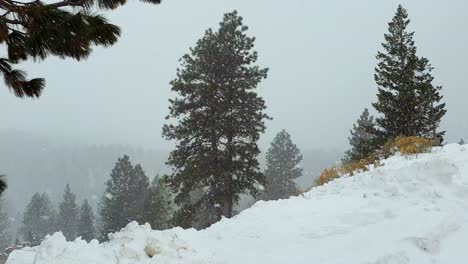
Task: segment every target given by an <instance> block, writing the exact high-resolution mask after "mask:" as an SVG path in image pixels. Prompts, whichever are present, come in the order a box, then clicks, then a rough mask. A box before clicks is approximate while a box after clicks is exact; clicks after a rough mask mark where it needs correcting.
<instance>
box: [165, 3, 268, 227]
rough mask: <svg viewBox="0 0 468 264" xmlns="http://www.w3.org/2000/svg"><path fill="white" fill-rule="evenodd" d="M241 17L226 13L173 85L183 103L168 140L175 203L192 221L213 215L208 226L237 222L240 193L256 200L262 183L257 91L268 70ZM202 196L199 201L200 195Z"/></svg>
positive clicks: (176, 102) (174, 109) (176, 107)
mask: <svg viewBox="0 0 468 264" xmlns="http://www.w3.org/2000/svg"><path fill="white" fill-rule="evenodd" d="M247 29H248V28H247V26H245V25H244V24H243V20H242V17H240V16H239V15H238V13H237V12H236V11H234V12H231V13H227V14H225V16H224V19H223V21H222V22H221V23H220V28H219V29H218V30H217V31H214V30H212V29H208V30H206V32H205V35H204V36H203V37H202V38H201V39H200V40H198V42H197V44H196V46H195V47H193V48H191V49H190V53H189V54H186V55H184V56H183V57H182V59H181V66H180V68H179V69H178V70H177V77H176V79H175V80H173V81H172V82H171V85H172V91H173V92H175V93H176V94H177V95H178V96H177V97H175V98H174V99H171V100H170V103H171V105H170V107H169V110H170V114H169V116H168V117H167V119H172V120H171V122H170V124H168V125H165V126H164V127H163V135H164V136H165V138H166V139H168V140H175V141H176V149H175V150H174V151H172V152H171V154H170V157H169V161H168V165H170V166H171V167H172V168H173V173H172V175H171V177H169V178H168V180H167V183H168V186H169V187H170V188H171V191H172V192H173V193H175V194H176V196H175V203H176V204H177V205H178V206H180V211H181V212H184V213H183V215H184V217H185V218H186V219H184V220H183V221H184V222H185V224H186V226H191V224H190V219H188V218H194V217H195V216H194V215H193V213H195V212H199V210H198V209H200V208H207V209H208V210H207V212H209V213H212V212H214V213H213V214H214V216H213V220H210V221H209V222H208V223H206V224H207V225H209V224H211V223H213V222H215V221H217V220H219V219H221V217H222V216H225V217H231V216H232V215H233V207H234V205H235V204H236V203H237V202H238V200H239V195H240V194H242V193H250V194H252V195H254V196H255V195H257V194H258V193H259V190H258V186H259V185H260V184H262V183H263V179H264V177H263V175H262V173H261V172H260V171H259V163H258V161H257V156H258V154H259V153H260V150H259V148H258V146H257V141H258V139H259V137H260V134H261V133H263V132H264V131H265V124H264V122H265V120H267V119H268V118H269V117H268V116H267V115H266V114H265V113H264V110H265V109H266V106H265V102H264V100H263V99H262V98H261V97H259V96H258V95H257V93H256V92H255V88H257V85H258V84H259V83H260V82H261V80H262V79H265V78H266V77H267V72H268V69H266V68H260V67H259V66H257V65H255V63H256V61H257V57H258V55H257V52H255V51H253V50H252V48H253V47H254V42H255V38H254V37H248V36H247V34H246V33H247ZM198 190H203V191H202V195H201V197H199V198H197V199H195V197H197V195H195V194H194V192H197V191H198Z"/></svg>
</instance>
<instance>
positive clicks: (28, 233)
mask: <svg viewBox="0 0 468 264" xmlns="http://www.w3.org/2000/svg"><path fill="white" fill-rule="evenodd" d="M55 219H56V212H55V210H54V208H53V206H52V202H51V201H50V199H49V196H48V195H47V194H46V193H43V194H39V193H36V194H34V195H33V196H32V198H31V202H30V203H29V204H28V205H27V207H26V211H25V212H24V216H23V227H22V230H21V231H22V233H23V236H24V239H25V240H26V241H29V242H31V243H32V244H33V245H38V244H39V243H40V242H41V241H42V239H44V237H45V236H46V235H48V234H52V233H53V232H55V231H57V228H56V223H55Z"/></svg>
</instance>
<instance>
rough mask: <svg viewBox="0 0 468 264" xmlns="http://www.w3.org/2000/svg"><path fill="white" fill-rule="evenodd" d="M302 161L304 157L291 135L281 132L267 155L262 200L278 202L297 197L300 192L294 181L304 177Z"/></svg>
mask: <svg viewBox="0 0 468 264" xmlns="http://www.w3.org/2000/svg"><path fill="white" fill-rule="evenodd" d="M301 161H302V155H301V153H300V150H299V148H298V147H297V146H296V145H295V144H293V142H292V140H291V135H290V134H289V133H288V132H286V130H282V131H281V132H279V133H278V134H277V135H276V136H275V138H274V139H273V142H271V146H270V148H269V149H268V152H267V153H266V165H267V169H266V170H265V176H266V189H265V195H264V197H262V198H264V199H265V200H277V199H285V198H289V197H290V196H293V195H296V194H297V191H298V190H297V186H296V183H295V182H294V180H295V179H297V178H299V177H301V176H302V168H300V167H299V163H300V162H301Z"/></svg>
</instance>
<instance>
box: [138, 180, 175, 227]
mask: <svg viewBox="0 0 468 264" xmlns="http://www.w3.org/2000/svg"><path fill="white" fill-rule="evenodd" d="M164 178H165V177H163V178H161V179H160V178H159V177H158V176H156V177H155V178H154V179H153V182H152V183H151V186H150V187H149V189H148V192H147V195H146V199H145V205H144V211H145V222H147V223H149V224H150V225H151V227H152V229H155V230H163V229H167V228H169V227H171V223H170V220H171V218H172V197H171V194H170V192H169V191H168V190H167V189H166V186H165V185H164V180H163V179H164Z"/></svg>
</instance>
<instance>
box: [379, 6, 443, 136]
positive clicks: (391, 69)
mask: <svg viewBox="0 0 468 264" xmlns="http://www.w3.org/2000/svg"><path fill="white" fill-rule="evenodd" d="M409 23H410V20H409V19H408V14H407V12H406V10H405V9H404V8H403V7H402V6H399V7H398V10H397V12H396V14H395V16H394V18H393V19H392V21H391V22H390V23H389V33H387V34H385V42H384V43H383V44H382V46H383V48H384V51H383V52H379V53H378V55H377V59H378V61H379V63H378V65H377V68H376V69H375V81H376V83H377V85H378V94H377V99H378V101H377V102H376V103H374V104H373V106H374V107H375V109H376V110H377V111H378V112H379V113H380V114H381V116H380V117H378V118H377V120H376V122H377V124H378V125H379V126H380V128H381V136H382V137H381V138H382V140H381V144H383V143H385V140H388V139H389V138H395V137H398V136H421V137H427V138H433V139H438V140H439V141H442V136H443V134H444V132H443V131H437V128H438V126H439V124H440V121H441V118H442V117H443V116H444V115H445V113H446V110H445V104H444V103H441V102H440V101H441V100H442V95H440V90H441V87H440V86H434V85H433V84H432V81H433V79H434V77H433V76H432V75H431V71H432V69H433V68H432V66H431V65H430V64H429V61H428V59H426V58H424V57H418V56H417V55H416V46H415V45H414V40H413V35H414V32H409V31H408V29H407V27H408V25H409Z"/></svg>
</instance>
